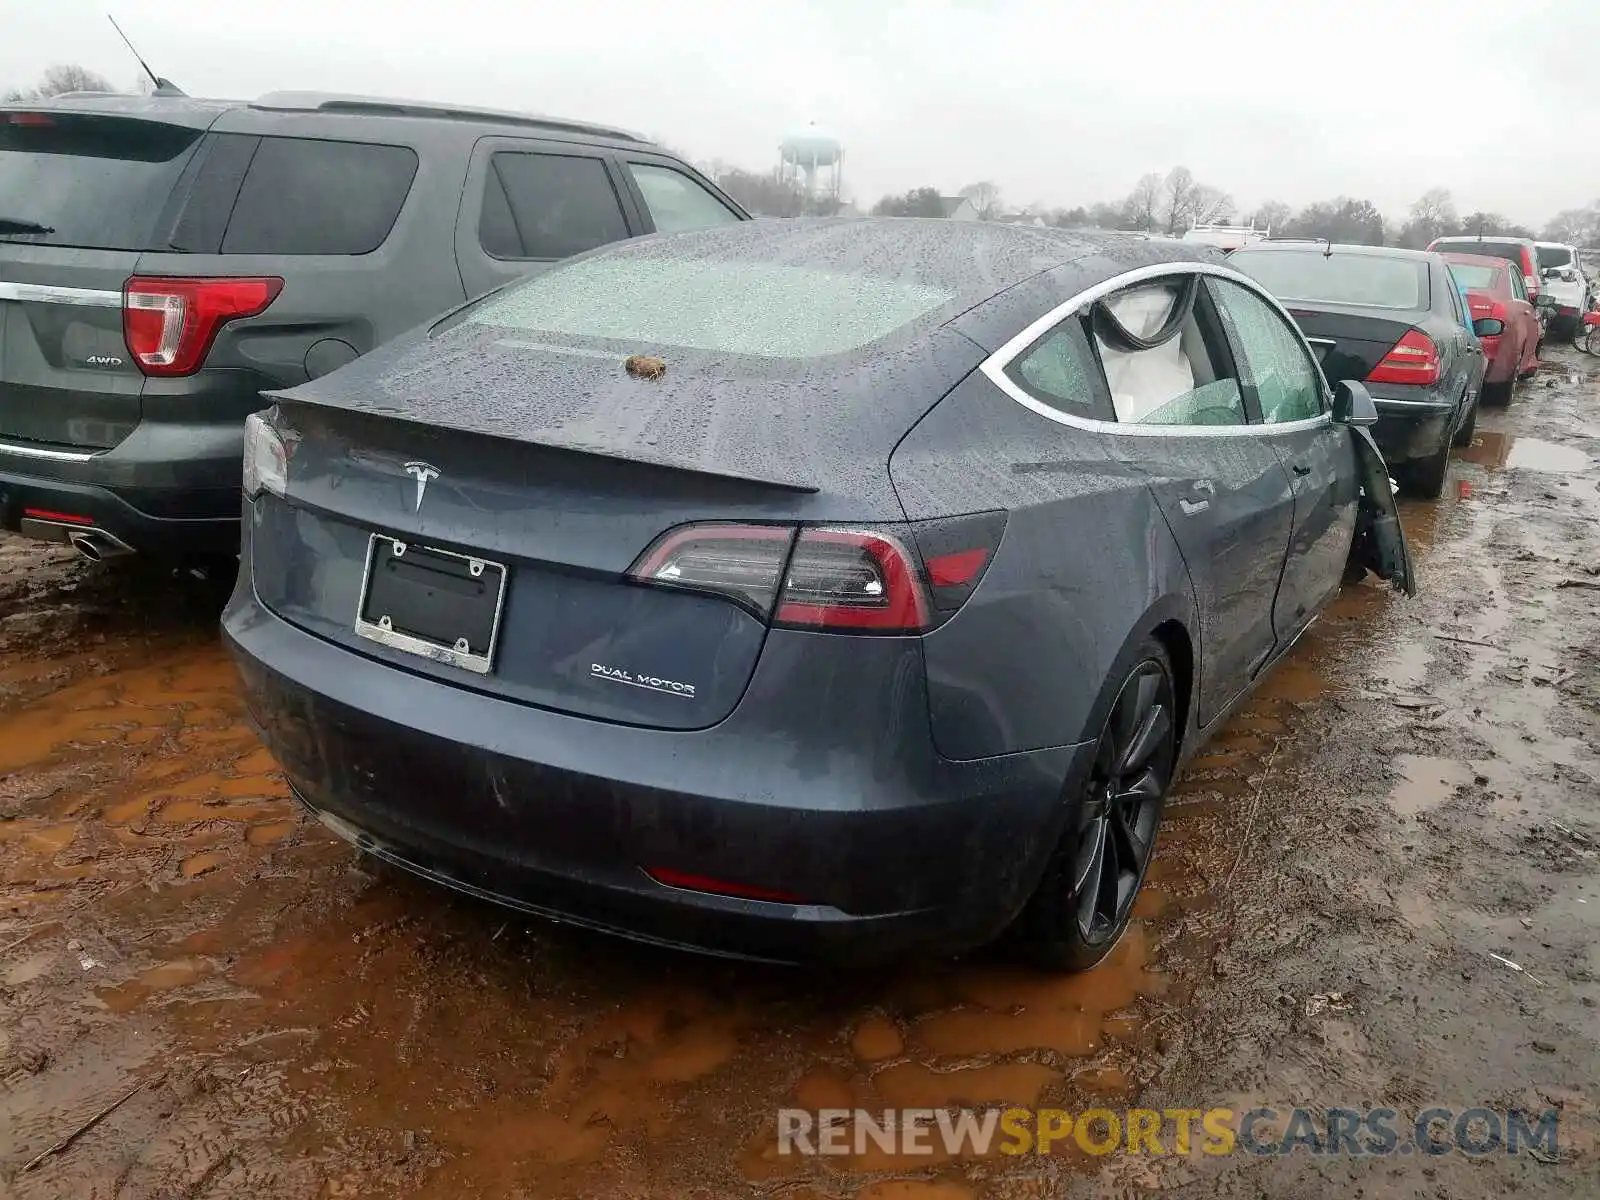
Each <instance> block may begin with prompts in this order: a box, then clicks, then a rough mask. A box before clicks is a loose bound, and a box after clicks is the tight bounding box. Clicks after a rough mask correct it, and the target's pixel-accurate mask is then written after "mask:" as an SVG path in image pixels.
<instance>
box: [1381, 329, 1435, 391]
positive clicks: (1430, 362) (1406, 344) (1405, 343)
mask: <svg viewBox="0 0 1600 1200" xmlns="http://www.w3.org/2000/svg"><path fill="white" fill-rule="evenodd" d="M1438 381H1439V347H1437V346H1435V345H1434V344H1433V339H1432V338H1430V337H1429V336H1428V335H1427V334H1425V333H1423V332H1422V330H1420V329H1412V330H1408V331H1407V332H1406V335H1405V337H1403V338H1401V339H1400V340H1399V341H1398V342H1396V343H1395V344H1394V345H1393V346H1391V347H1390V348H1389V353H1387V354H1385V355H1384V356H1383V358H1382V360H1381V361H1380V362H1379V363H1378V365H1377V366H1375V367H1373V368H1372V374H1370V375H1368V376H1367V382H1368V383H1415V384H1421V385H1423V386H1426V385H1428V384H1430V383H1437V382H1438Z"/></svg>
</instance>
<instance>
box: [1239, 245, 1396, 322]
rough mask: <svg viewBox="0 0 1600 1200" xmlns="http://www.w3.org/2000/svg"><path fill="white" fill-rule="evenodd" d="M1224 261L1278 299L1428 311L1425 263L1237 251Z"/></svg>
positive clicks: (1372, 257) (1376, 257)
mask: <svg viewBox="0 0 1600 1200" xmlns="http://www.w3.org/2000/svg"><path fill="white" fill-rule="evenodd" d="M1228 263H1229V265H1230V266H1233V267H1236V268H1238V269H1239V270H1241V271H1243V272H1245V273H1246V274H1247V275H1250V276H1251V277H1253V278H1254V279H1255V280H1256V282H1258V283H1260V284H1261V286H1263V287H1264V288H1266V289H1267V291H1269V292H1271V293H1272V294H1273V295H1274V296H1276V297H1277V298H1278V299H1280V300H1308V301H1321V302H1323V303H1326V304H1356V305H1361V306H1363V307H1368V308H1407V309H1419V308H1427V307H1428V275H1427V269H1428V267H1427V263H1426V262H1419V261H1416V260H1412V259H1403V258H1383V257H1381V256H1379V255H1373V254H1334V255H1324V254H1323V253H1322V252H1321V251H1320V250H1316V251H1305V252H1301V251H1290V250H1235V251H1234V252H1233V253H1232V254H1231V255H1229V256H1228Z"/></svg>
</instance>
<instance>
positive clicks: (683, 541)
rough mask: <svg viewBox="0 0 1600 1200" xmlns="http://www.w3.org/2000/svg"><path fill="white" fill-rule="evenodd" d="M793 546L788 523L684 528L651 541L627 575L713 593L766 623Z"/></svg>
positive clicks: (667, 585) (672, 530)
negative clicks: (724, 597)
mask: <svg viewBox="0 0 1600 1200" xmlns="http://www.w3.org/2000/svg"><path fill="white" fill-rule="evenodd" d="M793 542H794V528H793V527H792V526H789V525H736V524H733V523H728V524H719V523H714V522H713V523H707V524H704V525H685V526H682V527H680V528H678V529H671V530H668V531H667V532H666V533H664V534H662V535H661V536H660V537H658V538H657V539H656V540H655V541H654V542H653V543H651V545H650V548H649V549H647V550H646V551H645V552H644V553H643V554H641V555H640V556H639V560H638V561H637V562H636V563H634V565H633V568H632V569H631V570H630V571H629V572H628V576H629V578H631V579H634V580H637V581H638V582H639V583H652V584H656V585H657V586H659V587H676V588H686V589H688V590H690V591H696V592H715V593H717V594H718V595H722V596H726V597H728V599H730V600H733V601H734V602H735V603H737V604H738V605H740V607H742V608H746V609H749V610H750V611H751V612H753V613H754V614H755V615H756V616H758V617H760V618H761V619H762V620H763V621H765V620H766V619H767V618H768V617H769V616H771V615H772V604H773V601H774V600H775V599H776V598H777V595H778V581H779V580H781V579H782V578H783V566H784V564H785V563H786V562H788V561H789V547H790V545H791V544H792V543H793Z"/></svg>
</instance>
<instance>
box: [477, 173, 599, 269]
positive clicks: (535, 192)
mask: <svg viewBox="0 0 1600 1200" xmlns="http://www.w3.org/2000/svg"><path fill="white" fill-rule="evenodd" d="M627 236H628V226H627V223H626V222H625V221H624V220H623V218H622V205H621V203H620V202H619V201H618V200H617V192H616V189H615V188H613V187H612V186H611V177H610V176H609V175H608V174H607V173H606V165H605V163H603V162H602V161H601V160H600V159H598V158H588V157H585V156H582V155H576V154H532V153H523V152H521V151H516V152H512V151H505V152H502V153H498V154H495V155H494V156H493V157H492V158H490V160H489V170H488V172H487V174H486V175H485V177H484V182H483V209H482V211H481V213H480V214H479V217H478V242H479V244H480V245H482V247H483V249H484V252H485V253H486V254H488V255H489V256H490V257H491V258H509V259H519V258H532V259H557V258H567V257H569V256H570V255H573V254H578V253H581V252H582V251H584V250H592V249H594V248H595V247H596V246H603V245H605V244H606V243H607V242H615V241H620V240H621V239H623V238H625V237H627Z"/></svg>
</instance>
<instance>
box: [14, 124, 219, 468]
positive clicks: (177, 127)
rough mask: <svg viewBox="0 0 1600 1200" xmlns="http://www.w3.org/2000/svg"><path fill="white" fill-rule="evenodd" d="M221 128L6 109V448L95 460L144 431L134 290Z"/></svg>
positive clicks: (142, 386) (141, 378)
mask: <svg viewBox="0 0 1600 1200" xmlns="http://www.w3.org/2000/svg"><path fill="white" fill-rule="evenodd" d="M215 118H216V113H215V111H212V110H191V109H188V108H178V109H176V110H174V111H173V112H172V113H169V114H167V115H165V116H163V117H161V118H160V119H156V118H154V117H152V116H151V115H150V114H148V113H144V112H143V111H142V110H141V112H140V114H139V115H137V116H133V115H125V114H110V113H96V112H80V111H57V110H54V109H49V108H44V109H40V110H38V111H33V110H26V111H25V110H21V109H4V108H0V441H5V442H10V443H15V444H19V445H23V446H25V447H37V448H40V449H46V450H48V449H51V448H56V449H67V450H73V449H80V450H87V451H91V452H92V451H95V450H102V449H108V448H110V447H112V446H115V445H117V444H118V443H119V442H120V441H121V440H122V439H123V438H125V437H127V436H128V434H129V433H131V432H132V431H133V428H134V426H136V425H137V424H138V422H139V417H140V407H141V395H142V393H143V390H144V376H143V374H142V373H141V372H140V371H139V369H138V367H137V366H136V365H135V364H134V362H133V359H132V356H131V355H130V354H129V353H128V349H127V345H126V343H125V341H124V339H123V331H122V291H123V285H124V284H125V283H126V282H127V279H128V277H129V276H130V275H133V274H134V273H135V271H136V269H137V267H138V263H139V258H140V255H141V253H142V252H144V251H145V250H147V249H149V248H150V247H151V245H152V239H153V238H154V237H155V236H156V229H157V226H158V224H159V218H160V216H161V213H162V212H163V210H164V209H165V208H166V207H167V205H168V202H169V200H170V198H171V197H172V195H173V192H174V190H175V187H176V185H177V184H178V181H179V179H180V178H181V176H182V175H183V172H184V168H185V166H186V165H187V164H188V162H189V160H190V158H191V157H192V155H193V153H194V148H195V146H196V145H197V144H198V142H199V139H200V137H201V135H202V134H203V133H204V128H205V126H206V125H207V124H209V123H210V122H211V121H213V120H215Z"/></svg>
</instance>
